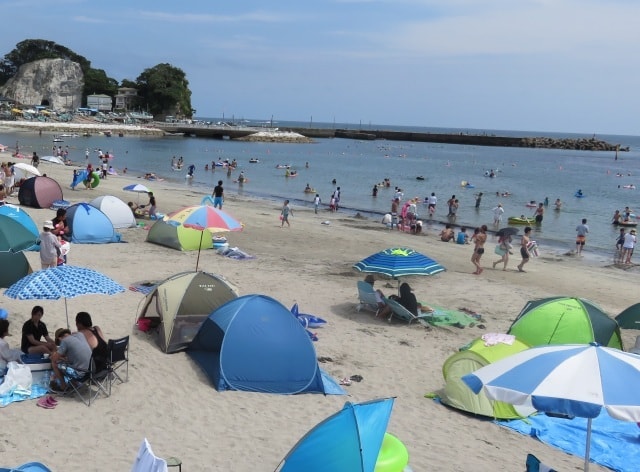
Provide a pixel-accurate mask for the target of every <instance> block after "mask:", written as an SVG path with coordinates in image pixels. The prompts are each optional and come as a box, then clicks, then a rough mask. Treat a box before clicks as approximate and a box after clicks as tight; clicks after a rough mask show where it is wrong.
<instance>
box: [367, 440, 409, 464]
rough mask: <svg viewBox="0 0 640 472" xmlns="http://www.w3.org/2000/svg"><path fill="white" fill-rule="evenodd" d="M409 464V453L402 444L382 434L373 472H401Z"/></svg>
mask: <svg viewBox="0 0 640 472" xmlns="http://www.w3.org/2000/svg"><path fill="white" fill-rule="evenodd" d="M408 463H409V452H408V451H407V448H406V446H405V445H404V444H402V442H401V441H400V440H399V439H398V438H396V437H395V436H393V435H392V434H389V433H384V439H383V440H382V446H381V447H380V452H379V453H378V460H377V461H376V467H375V469H374V471H375V472H402V470H403V469H404V468H405V467H406V466H407V464H408Z"/></svg>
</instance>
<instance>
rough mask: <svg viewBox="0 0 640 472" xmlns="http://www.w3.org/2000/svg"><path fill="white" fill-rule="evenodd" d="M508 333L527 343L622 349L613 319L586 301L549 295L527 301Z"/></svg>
mask: <svg viewBox="0 0 640 472" xmlns="http://www.w3.org/2000/svg"><path fill="white" fill-rule="evenodd" d="M508 334H513V335H514V336H515V337H516V338H518V339H519V340H520V341H522V342H524V343H526V344H528V345H529V346H542V345H545V344H588V343H591V342H597V343H599V344H601V345H603V346H609V347H614V348H617V349H622V347H623V346H622V336H621V335H620V328H619V327H618V323H616V321H615V320H613V319H611V318H609V316H608V315H607V314H606V313H605V312H604V311H603V310H602V308H600V307H598V306H597V305H595V304H594V303H593V302H590V301H589V300H585V299H582V298H572V297H551V298H542V299H539V300H532V301H529V302H527V304H526V305H525V306H524V308H523V309H522V311H521V312H520V314H519V315H518V316H517V318H516V319H515V321H514V322H513V324H512V325H511V327H510V328H509V331H508Z"/></svg>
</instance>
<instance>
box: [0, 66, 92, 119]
mask: <svg viewBox="0 0 640 472" xmlns="http://www.w3.org/2000/svg"><path fill="white" fill-rule="evenodd" d="M83 87H84V75H83V73H82V69H81V68H80V65H79V64H78V63H76V62H72V61H68V60H65V59H42V60H39V61H34V62H30V63H28V64H25V65H23V66H21V67H20V69H18V73H17V74H16V75H15V77H13V78H11V79H9V80H8V81H7V83H6V84H5V85H4V87H0V95H4V96H6V97H10V98H13V99H14V100H16V101H18V102H19V103H22V104H24V105H44V106H48V107H50V108H52V109H54V110H63V111H71V110H75V109H76V108H78V107H79V106H81V103H82V89H83Z"/></svg>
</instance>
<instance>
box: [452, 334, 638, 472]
mask: <svg viewBox="0 0 640 472" xmlns="http://www.w3.org/2000/svg"><path fill="white" fill-rule="evenodd" d="M462 381H463V382H464V383H466V384H467V386H468V387H469V388H470V389H471V390H472V391H473V392H475V393H479V392H480V391H481V390H482V389H484V391H485V393H486V394H487V396H488V397H489V398H491V399H493V400H498V401H502V402H505V403H511V404H512V405H525V404H532V405H533V407H534V408H536V409H537V410H539V411H542V412H545V413H555V414H562V415H568V416H571V417H579V418H587V444H586V449H585V459H584V470H589V449H590V446H591V421H592V419H593V418H596V417H597V416H598V415H599V414H600V412H601V410H602V409H603V408H604V409H605V410H606V411H607V413H608V414H609V416H611V417H612V418H616V419H619V420H622V421H633V422H639V421H640V396H639V395H638V392H639V391H640V355H636V354H631V353H628V352H624V351H620V350H618V349H613V348H609V347H604V346H601V345H599V344H597V343H591V344H562V345H548V346H539V347H534V348H531V349H527V350H526V351H522V352H519V353H516V354H514V355H512V356H509V357H506V358H504V359H502V360H499V361H497V362H495V363H493V364H489V365H487V366H485V367H483V368H481V369H479V370H476V371H475V372H473V373H471V374H467V375H465V376H464V377H462Z"/></svg>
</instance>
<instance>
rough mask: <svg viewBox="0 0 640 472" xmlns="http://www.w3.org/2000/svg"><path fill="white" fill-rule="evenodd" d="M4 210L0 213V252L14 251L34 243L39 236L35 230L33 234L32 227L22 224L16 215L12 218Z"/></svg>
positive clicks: (22, 249) (26, 247)
mask: <svg viewBox="0 0 640 472" xmlns="http://www.w3.org/2000/svg"><path fill="white" fill-rule="evenodd" d="M4 206H8V205H4ZM0 208H3V207H0ZM5 211H6V210H4V211H3V212H2V213H0V253H2V252H13V253H16V252H20V251H24V250H26V249H29V248H30V247H32V246H33V245H35V244H36V243H37V241H38V237H39V233H37V230H36V234H34V233H33V231H32V229H29V228H27V226H23V224H22V223H21V222H20V221H19V220H18V219H17V217H15V218H14V217H13V216H11V215H10V214H5V213H4V212H5ZM22 213H24V212H22ZM27 216H28V215H27Z"/></svg>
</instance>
